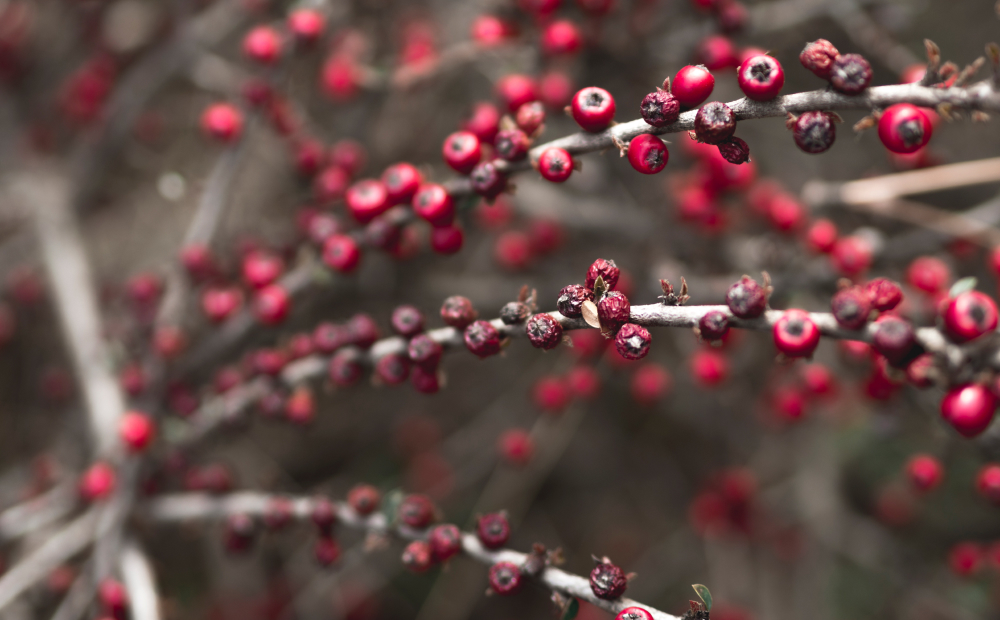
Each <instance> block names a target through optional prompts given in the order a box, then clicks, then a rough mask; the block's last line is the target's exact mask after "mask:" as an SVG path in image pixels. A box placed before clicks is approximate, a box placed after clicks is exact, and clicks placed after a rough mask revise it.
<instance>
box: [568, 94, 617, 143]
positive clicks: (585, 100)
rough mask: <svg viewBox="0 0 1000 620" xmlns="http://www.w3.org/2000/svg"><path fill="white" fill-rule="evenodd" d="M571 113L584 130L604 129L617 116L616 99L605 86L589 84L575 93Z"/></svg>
mask: <svg viewBox="0 0 1000 620" xmlns="http://www.w3.org/2000/svg"><path fill="white" fill-rule="evenodd" d="M570 113H571V114H572V116H573V120H575V121H576V123H577V124H578V125H579V126H580V127H582V128H583V129H584V131H591V132H596V131H603V130H604V129H606V128H607V127H608V125H610V124H611V121H612V120H614V118H615V100H614V97H612V96H611V93H609V92H608V91H606V90H604V89H603V88H598V87H597V86H588V87H587V88H582V89H580V90H579V91H577V93H576V94H575V95H573V101H572V102H570Z"/></svg>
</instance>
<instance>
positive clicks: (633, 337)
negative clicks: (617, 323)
mask: <svg viewBox="0 0 1000 620" xmlns="http://www.w3.org/2000/svg"><path fill="white" fill-rule="evenodd" d="M602 301H603V300H602ZM599 313H600V307H598V314H599ZM652 342H653V337H652V336H650V335H649V332H648V331H647V330H646V328H645V327H642V326H641V325H636V324H634V323H626V324H625V325H622V327H621V329H619V330H618V333H617V334H616V335H615V349H616V350H617V351H618V354H619V355H621V356H622V357H624V358H625V359H627V360H631V361H635V360H641V359H642V358H644V357H646V355H647V354H648V353H649V345H650V344H651V343H652Z"/></svg>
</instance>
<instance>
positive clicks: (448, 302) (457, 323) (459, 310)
mask: <svg viewBox="0 0 1000 620" xmlns="http://www.w3.org/2000/svg"><path fill="white" fill-rule="evenodd" d="M478 316H479V313H478V312H476V309H475V308H474V307H473V306H472V302H471V301H469V299H468V298H466V297H462V296H460V295H453V296H452V297H449V298H448V299H445V300H444V303H443V304H441V320H442V321H444V322H445V324H446V325H450V326H451V327H454V328H455V329H465V328H466V327H468V326H469V325H471V324H472V322H473V321H475V320H476V318H477V317H478Z"/></svg>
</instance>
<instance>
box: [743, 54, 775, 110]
mask: <svg viewBox="0 0 1000 620" xmlns="http://www.w3.org/2000/svg"><path fill="white" fill-rule="evenodd" d="M736 79H737V81H738V82H739V85H740V90H742V91H743V94H744V95H746V96H747V98H749V99H753V100H754V101H770V100H771V99H774V98H775V97H777V96H778V93H779V92H781V87H782V86H784V85H785V71H784V69H782V68H781V63H779V62H778V61H777V60H775V59H774V58H772V57H771V56H767V55H760V56H753V57H751V58H748V59H747V60H745V61H744V62H743V64H742V65H740V67H739V69H737V70H736Z"/></svg>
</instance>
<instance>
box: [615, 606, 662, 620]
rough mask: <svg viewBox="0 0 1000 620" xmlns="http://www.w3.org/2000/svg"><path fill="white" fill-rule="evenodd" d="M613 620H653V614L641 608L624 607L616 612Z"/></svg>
mask: <svg viewBox="0 0 1000 620" xmlns="http://www.w3.org/2000/svg"><path fill="white" fill-rule="evenodd" d="M615 620H653V614H651V613H649V612H648V611H646V610H645V609H643V608H642V607H626V608H625V609H623V610H621V611H619V612H618V615H617V616H615Z"/></svg>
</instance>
